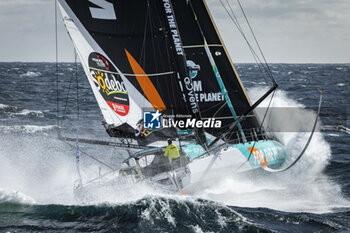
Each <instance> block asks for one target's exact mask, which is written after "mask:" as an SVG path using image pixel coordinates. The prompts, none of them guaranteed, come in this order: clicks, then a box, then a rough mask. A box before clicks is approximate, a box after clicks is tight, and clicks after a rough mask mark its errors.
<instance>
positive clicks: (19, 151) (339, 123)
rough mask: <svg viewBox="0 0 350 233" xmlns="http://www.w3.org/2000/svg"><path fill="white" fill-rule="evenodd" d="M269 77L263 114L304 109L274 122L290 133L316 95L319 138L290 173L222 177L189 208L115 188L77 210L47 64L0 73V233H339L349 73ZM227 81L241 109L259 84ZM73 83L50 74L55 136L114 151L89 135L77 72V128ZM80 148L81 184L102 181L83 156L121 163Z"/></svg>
mask: <svg viewBox="0 0 350 233" xmlns="http://www.w3.org/2000/svg"><path fill="white" fill-rule="evenodd" d="M271 69H272V72H273V73H274V75H275V78H276V80H277V82H278V84H279V85H280V88H279V91H278V92H277V93H276V97H275V99H274V101H273V102H272V106H273V107H275V108H278V107H290V108H291V109H293V107H294V108H295V107H297V108H298V109H304V108H305V110H302V111H301V113H298V116H296V115H293V111H292V112H291V113H290V117H288V118H287V119H285V121H287V120H288V121H289V122H290V124H295V125H304V126H308V125H311V124H312V122H311V121H310V120H309V118H306V117H303V111H305V112H308V111H313V110H314V109H315V107H317V104H318V98H319V95H318V92H317V90H316V88H321V89H322V90H323V91H324V103H323V106H324V107H323V109H322V111H321V125H320V130H319V131H318V132H317V133H316V134H315V136H314V139H313V141H312V143H311V145H310V147H309V149H308V151H307V153H306V154H305V156H304V157H303V158H302V160H301V161H300V162H299V163H298V164H297V165H296V166H295V167H294V168H293V169H291V170H289V171H288V172H285V173H281V174H269V173H264V172H262V173H260V174H258V175H255V176H247V175H240V174H235V173H232V174H231V175H228V176H227V177H223V178H222V180H219V181H218V182H217V183H216V184H215V185H213V186H211V187H209V188H206V189H203V190H198V191H197V192H196V193H193V194H192V195H191V196H177V195H174V196H171V195H164V194H160V193H157V192H155V191H154V190H150V189H149V187H144V186H142V187H141V186H137V187H135V189H134V190H132V191H131V192H130V191H129V192H127V193H126V192H123V190H121V189H118V187H116V188H115V189H114V190H111V191H110V192H109V193H101V192H100V193H99V192H98V191H97V192H96V194H95V199H94V200H93V201H92V202H91V203H86V204H85V205H81V204H80V205H79V204H78V203H77V202H76V200H75V199H74V197H73V185H74V181H75V180H76V179H77V174H76V168H75V148H74V143H72V144H68V143H66V142H62V141H60V140H58V139H57V131H58V128H57V117H56V108H57V95H56V90H57V86H56V78H55V75H54V71H55V64H53V63H0V80H1V85H0V232H256V231H258V232H330V231H331V232H347V231H350V224H349V223H350V200H349V197H350V166H349V165H350V157H349V149H350V146H349V144H350V122H349V109H348V108H349V102H350V97H349V94H350V88H349V87H350V65H349V64H271ZM237 70H238V73H239V74H240V76H241V79H242V82H243V84H244V86H245V87H246V88H247V89H248V94H249V96H250V97H251V98H252V99H256V98H258V96H259V95H262V94H263V92H264V90H266V87H265V86H266V85H265V84H266V83H265V81H264V79H262V78H261V77H260V75H259V73H260V72H259V69H258V67H257V66H256V65H254V64H238V65H237ZM74 73H75V64H72V63H60V64H59V85H58V86H59V96H58V97H59V109H60V116H62V117H61V118H60V122H59V123H60V126H61V129H62V131H61V132H62V134H64V135H68V136H72V137H75V136H76V133H77V128H79V136H80V137H81V138H93V139H96V138H98V139H101V140H104V139H105V140H114V139H110V138H109V137H108V136H107V135H106V133H105V131H104V129H103V126H102V125H101V121H102V117H101V115H100V113H99V110H98V106H97V104H96V102H95V100H94V98H93V96H92V92H91V90H90V88H89V86H88V82H87V80H86V78H85V77H84V74H83V72H82V69H81V67H80V66H78V81H79V88H78V100H79V119H78V115H77V93H76V90H77V87H76V85H77V82H76V80H75V78H76V77H75V75H74ZM263 105H264V106H266V105H267V103H264V104H263ZM295 109H296V108H295ZM308 109H309V110H308ZM270 123H271V124H272V125H273V124H276V122H270ZM296 131H298V130H296ZM278 134H279V135H277V136H278V137H279V139H280V140H281V141H283V142H284V144H285V145H286V146H287V148H288V149H289V151H290V153H291V157H293V156H295V155H296V154H298V152H299V151H300V150H301V149H302V147H303V145H304V143H305V141H306V140H307V137H308V132H301V133H298V132H289V133H281V132H279V133H278ZM80 147H81V150H82V152H83V155H82V157H81V167H82V176H83V179H84V180H87V179H89V178H91V177H95V176H97V175H98V174H99V172H102V173H104V172H107V171H108V168H105V167H103V165H100V164H98V163H96V161H94V160H92V159H91V158H89V157H88V155H94V156H97V157H98V158H99V159H100V160H101V161H103V162H106V163H108V164H109V165H110V166H112V167H114V168H117V167H118V166H119V165H120V161H121V160H122V159H123V158H125V157H126V156H127V154H126V152H125V151H122V150H118V149H115V148H110V147H103V146H91V145H83V144H80ZM224 153H230V152H229V151H227V152H224ZM287 162H288V161H287Z"/></svg>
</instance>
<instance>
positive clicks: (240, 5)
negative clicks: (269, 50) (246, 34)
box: [237, 0, 275, 82]
mask: <svg viewBox="0 0 350 233" xmlns="http://www.w3.org/2000/svg"><path fill="white" fill-rule="evenodd" d="M237 2H238V5H239V7H240V8H241V11H242V13H243V15H244V18H245V20H246V21H247V24H248V26H249V29H250V31H251V33H252V35H253V37H254V40H255V43H256V45H257V46H258V48H259V51H260V54H261V56H262V57H263V59H264V61H265V64H266V67H267V69H268V71H269V72H270V75H271V78H272V81H273V82H275V80H274V78H273V75H272V72H271V69H270V67H269V65H268V63H267V61H266V58H265V55H264V53H263V51H262V49H261V47H260V44H259V42H258V40H257V38H256V36H255V33H254V30H253V28H252V27H251V25H250V22H249V20H248V17H247V15H246V13H245V11H244V9H243V6H242V4H241V1H240V0H237Z"/></svg>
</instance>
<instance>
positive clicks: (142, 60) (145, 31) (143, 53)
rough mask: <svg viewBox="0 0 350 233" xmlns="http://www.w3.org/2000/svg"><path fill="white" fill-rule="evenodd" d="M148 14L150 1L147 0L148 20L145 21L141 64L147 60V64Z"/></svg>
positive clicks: (147, 12)
mask: <svg viewBox="0 0 350 233" xmlns="http://www.w3.org/2000/svg"><path fill="white" fill-rule="evenodd" d="M148 15H149V2H148V1H147V11H146V22H145V29H144V32H143V41H142V49H141V55H140V60H139V64H140V65H142V62H145V64H146V61H145V60H146V37H147V23H148ZM145 64H144V65H145Z"/></svg>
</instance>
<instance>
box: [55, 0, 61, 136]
mask: <svg viewBox="0 0 350 233" xmlns="http://www.w3.org/2000/svg"><path fill="white" fill-rule="evenodd" d="M54 1H55V65H56V70H55V76H56V108H57V109H56V110H57V128H58V135H60V134H61V132H60V106H59V89H58V87H59V84H58V25H57V24H58V22H57V0H54Z"/></svg>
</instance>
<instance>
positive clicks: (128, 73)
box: [58, 0, 286, 191]
mask: <svg viewBox="0 0 350 233" xmlns="http://www.w3.org/2000/svg"><path fill="white" fill-rule="evenodd" d="M58 6H59V9H60V11H61V14H62V16H63V20H64V24H65V26H66V29H67V31H68V34H69V36H70V37H71V39H72V42H73V44H74V47H75V49H76V51H77V54H78V56H79V58H80V61H81V63H82V66H83V68H84V71H85V74H86V77H87V79H88V81H89V83H90V86H91V89H92V91H93V94H94V96H95V98H96V101H97V103H98V105H99V107H100V110H101V113H102V115H103V118H104V121H103V125H104V127H105V129H106V131H107V133H108V134H109V135H110V136H111V137H117V138H121V139H128V143H122V142H121V143H115V146H119V147H124V148H133V149H138V151H137V152H135V153H132V154H130V157H129V158H127V159H126V160H124V162H123V165H122V167H121V169H120V170H118V171H117V172H115V173H113V174H111V175H110V176H109V177H108V178H107V177H104V178H105V180H108V182H110V183H113V182H114V183H118V182H119V183H120V182H121V183H126V182H127V181H128V180H130V181H132V182H138V181H140V180H148V181H151V182H152V183H155V184H157V185H160V186H164V187H168V188H169V190H174V191H178V190H186V188H187V187H191V186H193V185H196V184H197V183H198V182H201V181H203V179H204V177H205V176H206V175H207V174H209V173H210V174H216V172H217V171H224V170H228V171H232V170H234V169H237V164H242V162H243V164H244V166H243V168H241V170H242V171H248V170H252V169H257V168H264V167H278V166H280V165H281V164H282V163H283V162H284V161H285V159H286V151H285V148H284V146H283V145H282V144H281V143H279V142H278V141H276V140H274V139H273V138H269V137H268V136H267V135H266V133H265V131H264V129H263V128H262V124H261V122H260V120H259V119H258V117H257V115H256V114H255V112H254V109H255V108H256V107H257V106H258V105H259V104H260V103H261V102H262V101H263V100H264V99H266V98H267V97H268V96H269V95H270V94H271V93H272V92H273V91H275V89H276V88H277V84H276V82H275V81H274V80H273V79H272V85H271V88H270V89H269V91H268V92H266V93H265V94H264V95H263V96H262V97H261V98H260V99H259V100H258V101H257V102H255V103H253V104H252V103H251V102H250V100H249V97H248V95H247V93H246V92H245V89H244V87H243V85H242V83H241V81H240V78H239V76H238V74H237V72H236V70H235V68H234V66H233V64H232V62H231V59H230V56H229V54H228V52H227V50H226V47H225V45H224V43H223V40H222V39H221V37H220V34H219V32H218V30H217V27H216V25H215V23H214V20H213V18H212V15H211V13H210V11H209V9H208V6H207V4H206V2H205V1H204V0H176V1H173V0H139V1H130V0H58ZM168 138H172V139H173V141H174V143H175V144H177V146H178V147H179V149H180V155H181V156H180V160H179V162H178V163H177V164H176V165H172V166H171V167H169V162H168V161H167V160H166V158H165V157H164V156H163V154H164V150H165V147H164V145H165V143H164V142H166V140H167V139H168ZM80 141H81V142H84V140H82V139H80ZM85 141H86V142H91V143H94V141H92V140H90V141H89V140H85ZM130 141H132V142H131V143H130ZM95 143H97V144H98V141H95ZM102 144H103V143H102ZM228 148H229V149H230V153H224V154H222V153H220V151H222V150H223V149H228ZM123 177H124V178H123ZM212 177H215V175H214V176H212ZM214 179H215V178H214ZM84 187H85V184H83V183H80V184H79V187H78V189H79V190H81V189H83V188H84Z"/></svg>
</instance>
